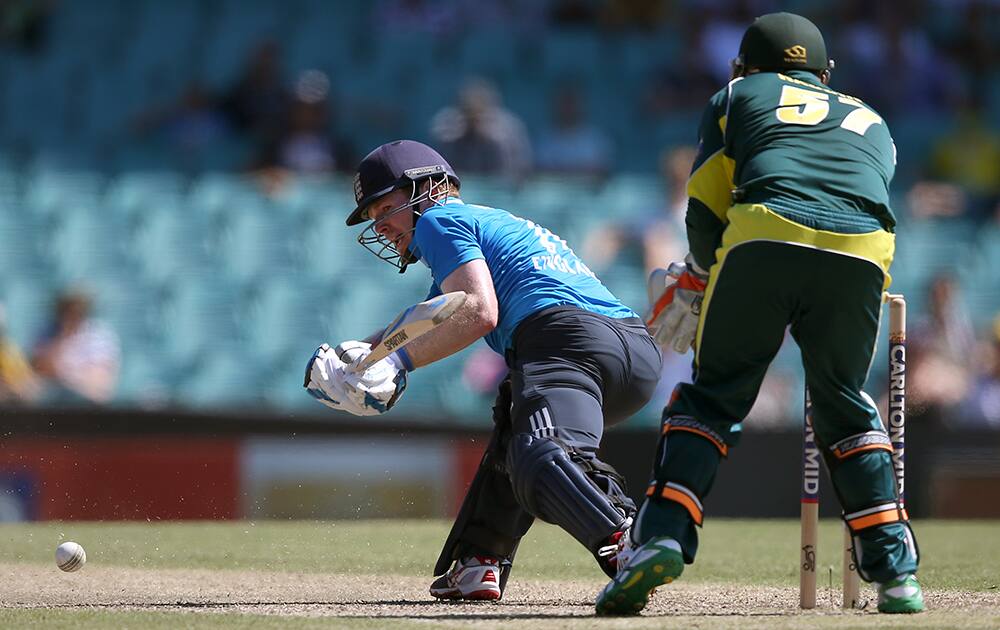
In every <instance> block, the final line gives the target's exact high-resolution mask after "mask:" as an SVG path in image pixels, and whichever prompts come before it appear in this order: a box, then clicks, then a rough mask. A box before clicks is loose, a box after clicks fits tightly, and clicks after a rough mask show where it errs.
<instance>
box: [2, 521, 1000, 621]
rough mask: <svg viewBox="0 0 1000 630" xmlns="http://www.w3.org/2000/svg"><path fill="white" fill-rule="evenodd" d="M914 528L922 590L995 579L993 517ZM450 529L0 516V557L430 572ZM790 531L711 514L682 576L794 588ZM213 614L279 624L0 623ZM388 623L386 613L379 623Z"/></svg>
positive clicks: (590, 570)
mask: <svg viewBox="0 0 1000 630" xmlns="http://www.w3.org/2000/svg"><path fill="white" fill-rule="evenodd" d="M914 525H915V529H916V532H917V536H918V540H919V544H920V547H921V553H922V564H921V573H920V576H921V581H922V582H923V584H924V585H925V588H928V589H937V590H956V591H966V592H977V591H995V589H997V588H998V581H1000V568H998V565H1000V524H998V523H997V522H995V521H917V522H916V523H915V524H914ZM448 526H449V524H448V523H444V522H441V521H337V522H302V521H290V522H284V521H282V522H274V521H260V522H228V523H227V522H199V523H120V522H88V523H81V522H62V523H31V524H4V525H0V562H3V563H8V564H15V565H20V564H32V565H51V566H52V570H53V571H55V570H56V569H55V566H54V560H53V553H54V550H55V547H56V546H57V545H58V544H59V543H60V542H62V541H64V540H75V541H77V542H79V543H81V544H82V545H83V546H84V547H85V548H86V550H87V556H88V567H90V566H119V567H131V568H143V569H151V570H152V569H163V568H172V569H244V570H246V569H254V570H268V571H280V572H302V573H324V574H334V573H337V574H359V575H365V574H395V575H410V576H418V577H419V578H420V579H421V580H427V579H428V577H429V575H430V570H431V567H432V566H433V564H434V561H435V559H436V557H437V554H438V551H439V549H440V545H441V543H442V541H443V540H444V538H445V536H446V534H447V531H448ZM841 527H842V525H841V523H840V522H839V521H824V522H823V523H822V524H821V532H820V548H819V567H820V576H821V577H820V584H821V586H826V581H827V580H828V579H829V577H828V576H829V575H830V573H829V571H828V568H832V579H833V580H834V585H835V587H837V588H839V580H840V555H839V552H840V549H839V545H840V541H841V539H842V532H841ZM798 536H799V524H798V521H796V520H724V519H716V520H713V521H710V522H709V523H708V524H706V526H705V528H704V530H703V532H702V547H701V550H700V553H699V557H698V562H697V563H696V564H695V565H694V566H693V567H690V568H689V570H687V571H685V573H684V576H683V580H684V581H685V582H706V583H720V582H722V583H730V584H748V585H750V584H753V585H768V586H793V585H796V584H797V583H798V565H797V562H798ZM516 565H517V569H516V575H517V576H518V577H519V578H532V579H556V580H567V579H581V580H591V581H594V580H602V579H603V574H601V573H600V571H599V570H598V569H597V568H596V566H595V563H594V562H593V560H592V559H591V558H590V557H589V555H588V554H587V553H586V552H584V550H583V549H582V548H581V547H580V546H579V545H578V544H577V543H576V542H575V541H573V540H572V539H571V538H570V537H569V536H568V535H567V534H565V533H563V532H562V531H561V530H559V529H557V528H555V527H552V526H549V525H545V524H539V525H536V526H535V527H534V528H533V529H532V530H531V532H530V533H529V535H528V536H527V538H526V539H525V541H524V542H523V543H522V545H521V549H520V551H519V552H518V558H517V563H516ZM84 570H86V569H84ZM0 593H2V586H0ZM0 599H2V598H0ZM0 606H2V601H0ZM122 615H125V616H124V617H122ZM177 615H182V617H178V616H177ZM195 617H197V619H195ZM214 617H218V619H217V621H218V623H220V624H222V625H223V626H225V627H232V625H233V624H235V625H240V624H241V623H243V622H246V621H248V620H249V619H258V620H260V623H262V624H264V627H272V626H270V623H271V622H272V621H276V620H275V619H273V618H271V619H270V620H268V619H267V618H265V617H261V616H252V615H229V616H221V615H197V616H193V615H191V614H190V613H166V612H164V613H159V612H156V611H134V612H121V611H100V610H97V611H95V610H66V609H58V610H37V609H36V610H18V609H9V608H8V609H4V608H2V607H0V626H4V627H15V626H18V627H24V626H27V625H32V624H39V625H46V624H49V623H52V624H55V625H58V626H69V627H98V626H102V625H112V626H122V625H129V626H134V627H140V626H141V627H176V626H177V625H178V624H179V625H182V626H183V625H189V624H191V623H193V622H195V621H197V622H198V623H199V625H200V624H202V623H205V622H206V621H207V620H209V619H212V618H214ZM126 620H127V621H126ZM283 621H284V624H285V625H287V623H289V622H290V620H289V619H288V618H284V620H283ZM332 621H334V620H331V619H326V620H325V623H326V624H327V625H329V623H330V622H332ZM341 621H343V623H341ZM403 621H405V620H400V619H396V620H393V621H392V623H393V625H394V627H406V625H407V624H404V625H403V626H400V622H403ZM800 621H802V619H800ZM213 623H214V621H213ZM345 623H346V624H348V625H349V626H351V627H377V626H379V625H380V624H379V623H378V621H377V620H372V621H371V623H369V621H368V620H364V619H355V620H353V621H346V620H340V621H337V624H338V625H340V626H343V625H344V624H345ZM385 623H386V620H385V619H383V620H382V624H385ZM314 624H315V625H317V626H319V625H323V624H321V623H318V620H316V619H312V620H309V619H300V620H295V621H294V623H293V625H295V627H312V626H313V625H314ZM254 625H255V627H256V626H257V624H254ZM273 627H278V626H277V625H276V626H273ZM421 627H427V625H426V622H422V625H421Z"/></svg>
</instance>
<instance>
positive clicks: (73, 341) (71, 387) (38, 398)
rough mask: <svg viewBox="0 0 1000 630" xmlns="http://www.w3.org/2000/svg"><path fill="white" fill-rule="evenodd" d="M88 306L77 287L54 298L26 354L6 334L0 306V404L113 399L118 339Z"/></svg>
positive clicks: (85, 402) (81, 403) (95, 402)
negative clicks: (50, 308)
mask: <svg viewBox="0 0 1000 630" xmlns="http://www.w3.org/2000/svg"><path fill="white" fill-rule="evenodd" d="M91 306H92V305H91V297H90V295H89V294H88V293H87V292H86V291H84V290H81V289H76V288H74V289H68V290H66V291H64V292H62V293H60V294H59V295H57V296H55V299H54V301H53V305H52V311H51V313H50V315H49V317H48V321H47V322H46V323H45V325H44V328H43V329H42V330H41V331H39V336H38V338H37V339H36V340H35V342H34V344H33V346H32V347H31V349H30V353H28V355H27V356H25V353H24V351H22V349H21V348H20V347H18V345H17V343H16V342H14V340H12V339H11V338H10V337H8V335H7V330H6V321H5V320H6V317H5V313H4V310H3V307H2V305H0V404H3V405H8V406H23V405H30V404H42V405H47V406H68V407H81V406H90V405H102V404H106V403H108V402H110V401H111V399H112V398H113V397H114V394H115V385H116V382H117V379H118V368H119V364H120V360H121V358H120V349H119V344H118V337H117V335H116V334H115V332H114V331H113V330H111V329H110V328H109V327H108V326H107V325H106V324H104V323H102V322H101V321H99V320H97V319H95V318H93V317H92V312H91Z"/></svg>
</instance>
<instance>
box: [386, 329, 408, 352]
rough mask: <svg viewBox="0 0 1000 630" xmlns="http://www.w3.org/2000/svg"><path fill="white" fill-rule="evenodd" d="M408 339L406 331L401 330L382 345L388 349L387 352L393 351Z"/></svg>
mask: <svg viewBox="0 0 1000 630" xmlns="http://www.w3.org/2000/svg"><path fill="white" fill-rule="evenodd" d="M409 338H410V336H409V335H407V334H406V331H405V330H401V331H399V332H398V333H396V334H394V335H393V336H391V337H389V338H388V339H386V340H385V341H384V342H383V343H384V344H385V347H386V348H388V349H389V350H394V349H396V347H397V346H399V344H401V343H404V342H405V341H406V340H407V339H409Z"/></svg>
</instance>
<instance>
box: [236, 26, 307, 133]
mask: <svg viewBox="0 0 1000 630" xmlns="http://www.w3.org/2000/svg"><path fill="white" fill-rule="evenodd" d="M290 100H291V95H290V94H289V91H288V88H287V87H286V85H285V82H284V79H283V76H282V69H281V50H280V49H279V48H278V45H277V44H276V43H274V42H271V41H266V42H263V43H261V44H260V45H259V46H257V47H256V48H255V49H254V50H253V52H252V53H251V54H250V57H249V59H248V60H247V64H246V68H245V69H244V71H243V75H242V76H241V77H240V78H239V79H238V80H237V82H236V84H235V85H233V86H232V87H231V88H230V89H229V91H228V92H227V93H226V94H225V95H224V96H223V98H222V111H223V112H224V113H225V115H226V117H227V118H228V120H229V122H230V124H231V125H232V126H233V127H234V128H235V129H236V130H238V131H240V132H241V133H243V134H245V135H246V136H247V137H248V138H250V139H251V140H253V141H256V142H258V143H267V142H271V141H273V140H274V138H275V137H276V136H277V134H278V133H279V132H280V131H281V126H282V123H283V121H284V120H285V119H286V115H287V113H288V105H289V102H290Z"/></svg>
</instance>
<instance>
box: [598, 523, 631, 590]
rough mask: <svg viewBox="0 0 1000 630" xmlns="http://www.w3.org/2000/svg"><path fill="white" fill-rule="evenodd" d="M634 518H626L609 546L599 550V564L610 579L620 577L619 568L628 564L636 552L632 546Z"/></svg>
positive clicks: (609, 541)
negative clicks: (631, 534)
mask: <svg viewBox="0 0 1000 630" xmlns="http://www.w3.org/2000/svg"><path fill="white" fill-rule="evenodd" d="M631 531H632V518H631V517H629V518H626V519H625V522H624V523H623V524H622V526H621V528H620V529H619V530H618V531H616V532H615V533H613V534H611V536H609V537H608V540H607V544H605V545H604V546H602V547H601V548H599V549H598V550H597V553H596V554H595V555H596V556H597V564H598V565H600V567H601V570H602V571H604V572H605V573H606V574H607V575H608V577H610V578H613V577H615V576H616V575H618V568H619V567H622V566H625V565H626V564H628V561H629V560H630V559H631V558H632V554H633V553H634V552H635V549H634V545H633V544H632V537H631V536H630V535H629V534H630V533H631Z"/></svg>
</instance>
